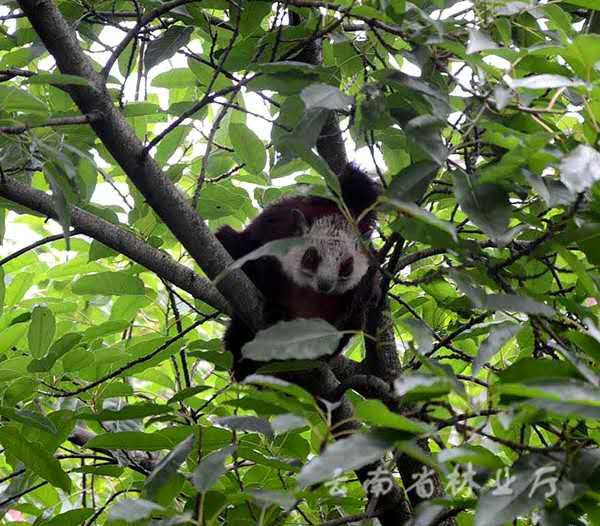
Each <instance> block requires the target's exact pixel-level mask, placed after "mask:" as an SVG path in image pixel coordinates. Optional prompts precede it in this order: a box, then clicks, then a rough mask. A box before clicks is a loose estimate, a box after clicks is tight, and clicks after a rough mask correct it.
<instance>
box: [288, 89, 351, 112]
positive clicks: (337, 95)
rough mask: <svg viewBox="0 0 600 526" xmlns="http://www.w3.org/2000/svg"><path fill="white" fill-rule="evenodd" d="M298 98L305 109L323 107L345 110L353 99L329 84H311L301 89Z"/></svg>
mask: <svg viewBox="0 0 600 526" xmlns="http://www.w3.org/2000/svg"><path fill="white" fill-rule="evenodd" d="M300 98H301V99H302V102H304V106H305V107H306V109H307V110H312V109H325V110H342V111H347V110H348V107H349V106H351V105H352V103H353V101H354V99H353V97H349V96H348V95H344V94H343V93H342V92H341V91H340V89H339V88H336V87H335V86H330V85H329V84H311V85H310V86H307V87H306V88H304V89H303V90H302V92H301V93H300Z"/></svg>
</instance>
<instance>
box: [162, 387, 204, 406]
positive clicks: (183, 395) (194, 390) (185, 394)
mask: <svg viewBox="0 0 600 526" xmlns="http://www.w3.org/2000/svg"><path fill="white" fill-rule="evenodd" d="M207 389H210V386H208V385H197V386H195V387H188V388H186V389H182V390H181V391H179V392H178V393H176V394H175V395H173V396H172V397H171V398H169V399H168V400H167V404H175V403H177V402H183V401H184V400H186V399H188V398H191V397H192V396H195V395H197V394H198V393H201V392H202V391H206V390H207Z"/></svg>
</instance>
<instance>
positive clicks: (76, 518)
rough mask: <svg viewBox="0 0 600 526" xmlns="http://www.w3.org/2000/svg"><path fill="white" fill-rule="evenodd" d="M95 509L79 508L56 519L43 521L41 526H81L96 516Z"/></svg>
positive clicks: (57, 516) (60, 514)
mask: <svg viewBox="0 0 600 526" xmlns="http://www.w3.org/2000/svg"><path fill="white" fill-rule="evenodd" d="M94 511H95V510H94V509H93V508H79V509H76V510H69V511H65V512H64V513H59V514H58V515H56V516H55V517H52V518H51V519H48V520H46V521H43V522H41V523H40V525H39V526H79V525H80V524H83V523H84V522H85V521H86V519H89V518H90V517H91V516H92V515H93V514H94Z"/></svg>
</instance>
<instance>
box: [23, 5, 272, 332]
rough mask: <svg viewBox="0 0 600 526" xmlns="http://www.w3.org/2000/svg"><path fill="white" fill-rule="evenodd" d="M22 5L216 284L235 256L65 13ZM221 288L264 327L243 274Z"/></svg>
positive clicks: (75, 93)
mask: <svg viewBox="0 0 600 526" xmlns="http://www.w3.org/2000/svg"><path fill="white" fill-rule="evenodd" d="M181 3H184V2H181ZM19 5H20V6H21V9H22V10H23V11H24V12H25V14H26V15H27V17H28V18H29V21H30V22H31V24H32V25H33V27H34V29H35V30H36V32H37V34H38V35H39V37H40V39H41V40H42V42H44V44H45V45H46V48H47V49H48V51H49V52H50V54H51V55H52V56H53V57H54V59H55V61H56V64H57V66H58V69H59V70H60V72H61V73H64V74H69V75H78V76H80V77H83V78H85V79H87V80H88V81H89V86H71V87H70V88H69V92H70V94H71V97H72V98H73V100H74V101H75V103H76V104H77V106H78V107H79V109H80V110H81V112H82V113H84V114H89V113H98V114H99V115H100V117H99V118H98V120H96V121H94V122H92V123H91V126H92V128H93V129H94V131H95V132H96V134H97V135H98V137H99V138H100V140H101V141H102V142H103V144H104V145H105V146H106V148H107V150H108V151H109V152H110V153H111V155H112V156H113V157H114V158H115V160H116V161H117V162H118V163H119V165H120V166H121V168H122V169H123V171H124V172H125V173H126V174H127V175H128V177H129V178H130V179H131V181H132V182H133V183H134V185H135V186H136V187H137V189H138V190H139V191H140V192H141V194H142V195H143V196H144V198H145V199H146V200H147V201H148V204H149V205H150V206H151V207H152V209H153V210H154V211H155V212H156V213H157V215H158V216H159V217H160V218H161V219H162V221H163V222H164V223H165V224H166V225H167V227H168V228H169V229H170V230H171V231H172V232H173V234H174V235H175V237H176V238H177V239H178V240H179V241H180V242H181V244H182V245H183V246H184V247H185V248H186V250H187V251H188V252H189V254H190V255H191V256H192V258H194V260H195V261H196V262H197V263H198V265H200V267H201V268H202V269H203V270H204V271H205V272H206V274H207V275H208V277H209V278H211V279H214V278H215V277H216V276H217V275H219V274H220V273H221V272H222V271H223V270H225V269H226V268H227V267H228V265H230V264H231V263H232V260H231V257H230V256H229V254H228V253H227V251H226V250H225V249H224V248H223V246H222V245H221V244H220V243H219V242H218V241H217V239H216V238H215V236H214V235H213V234H212V232H211V231H210V230H209V228H208V226H207V225H206V223H205V222H204V221H203V220H202V219H201V218H200V217H199V216H198V214H197V213H196V211H195V210H194V209H193V208H192V207H191V206H190V205H189V203H188V201H187V199H186V197H185V196H184V195H183V193H182V192H181V191H180V190H179V189H178V188H177V187H176V186H175V185H174V184H173V182H172V181H171V180H170V179H169V178H168V177H167V176H166V175H165V174H164V173H163V172H162V171H161V169H160V168H159V166H158V165H157V164H156V162H155V161H154V160H153V159H152V158H151V157H150V156H148V155H147V154H146V153H145V151H144V147H143V145H142V143H141V141H140V140H139V139H138V138H137V137H136V135H135V133H134V131H133V129H132V128H131V127H130V126H129V124H128V123H127V120H126V119H125V118H124V117H123V115H122V114H121V113H120V112H119V110H118V109H117V108H116V107H115V105H114V104H113V101H112V99H111V97H110V94H109V93H108V91H107V90H106V86H105V84H104V79H103V77H102V76H101V75H100V74H99V73H97V72H96V70H95V69H94V67H93V66H92V63H91V62H90V61H89V59H88V58H87V57H86V55H85V54H84V53H83V51H82V50H81V48H80V47H79V44H78V42H77V39H76V37H75V34H74V33H73V31H72V29H71V28H70V26H69V24H68V23H67V21H66V20H65V19H64V17H63V16H62V14H61V13H60V11H59V10H58V9H57V8H56V6H55V5H54V4H53V3H52V2H51V0H19ZM219 289H220V290H221V292H222V293H223V295H224V296H225V297H226V298H227V299H228V300H229V301H230V303H231V304H232V306H233V308H234V309H235V311H236V312H237V313H239V315H240V316H241V317H242V318H243V319H244V321H245V322H246V323H247V324H248V325H249V326H251V327H260V326H261V325H262V301H261V297H260V293H259V292H258V291H257V290H256V287H255V286H254V285H253V284H252V283H251V282H250V280H249V279H248V278H247V277H246V275H245V274H244V273H243V272H242V271H240V270H236V271H233V272H230V273H228V274H227V276H226V277H225V278H224V279H223V280H221V281H220V282H219Z"/></svg>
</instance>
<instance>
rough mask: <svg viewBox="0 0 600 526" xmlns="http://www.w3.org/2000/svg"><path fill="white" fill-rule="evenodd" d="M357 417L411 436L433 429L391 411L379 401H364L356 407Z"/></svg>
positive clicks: (373, 424)
mask: <svg viewBox="0 0 600 526" xmlns="http://www.w3.org/2000/svg"><path fill="white" fill-rule="evenodd" d="M355 412H356V416H358V417H359V418H360V419H362V420H363V421H364V422H367V423H369V424H371V425H372V426H376V427H389V428H391V429H397V430H399V431H405V432H407V433H411V434H417V435H419V434H421V433H428V432H430V431H431V429H430V428H429V427H428V426H427V425H425V424H421V423H419V422H417V421H414V420H410V419H409V418H406V417H405V416H402V415H399V414H397V413H394V412H392V411H390V410H389V409H388V408H387V407H386V406H385V405H384V404H383V402H380V401H379V400H363V401H361V402H360V403H359V404H357V406H356V410H355Z"/></svg>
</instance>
